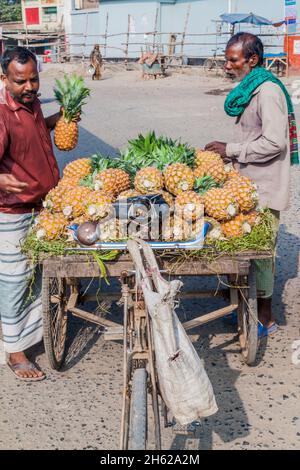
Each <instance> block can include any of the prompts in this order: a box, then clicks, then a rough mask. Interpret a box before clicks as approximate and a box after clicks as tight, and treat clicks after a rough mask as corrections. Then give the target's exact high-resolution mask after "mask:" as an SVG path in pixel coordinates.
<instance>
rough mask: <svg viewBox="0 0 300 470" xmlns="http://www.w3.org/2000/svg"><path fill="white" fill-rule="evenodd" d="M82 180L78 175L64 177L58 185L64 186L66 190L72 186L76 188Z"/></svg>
mask: <svg viewBox="0 0 300 470" xmlns="http://www.w3.org/2000/svg"><path fill="white" fill-rule="evenodd" d="M79 182H80V177H79V176H77V177H76V178H75V177H73V178H62V179H61V180H60V181H59V183H58V185H57V186H59V187H60V188H64V191H66V190H68V189H70V188H76V187H77V186H78V185H79Z"/></svg>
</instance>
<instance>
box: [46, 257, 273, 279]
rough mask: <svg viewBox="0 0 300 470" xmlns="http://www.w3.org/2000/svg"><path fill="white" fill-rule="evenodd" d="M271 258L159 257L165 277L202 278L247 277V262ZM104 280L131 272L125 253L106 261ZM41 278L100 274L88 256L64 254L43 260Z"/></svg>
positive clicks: (83, 276) (96, 265) (96, 275)
mask: <svg viewBox="0 0 300 470" xmlns="http://www.w3.org/2000/svg"><path fill="white" fill-rule="evenodd" d="M270 257H272V253H271V252H261V253H256V252H251V251H249V252H243V253H239V254H235V255H232V256H228V255H222V256H220V257H218V258H217V259H215V260H214V261H205V260H203V259H201V258H199V259H196V258H187V259H186V260H179V261H178V262H177V261H176V262H174V258H173V259H170V258H167V257H165V258H161V260H160V266H161V269H162V270H164V271H165V273H166V274H167V275H168V274H169V275H174V276H199V275H200V276H204V275H213V274H216V275H221V274H239V275H241V276H243V275H247V274H248V272H249V266H250V261H251V259H261V258H270ZM105 267H106V271H107V276H108V277H119V276H121V274H122V272H124V271H127V272H130V271H132V270H133V263H132V260H131V259H130V257H129V255H128V254H127V253H124V254H121V255H120V256H119V257H118V258H117V259H116V260H114V261H106V262H105ZM43 275H44V276H45V277H68V278H85V277H86V278H88V277H89V278H93V277H95V278H96V277H99V276H100V275H101V272H100V268H99V265H98V264H97V262H96V261H95V260H94V258H93V257H92V256H90V255H67V256H57V257H51V258H47V259H45V260H44V261H43Z"/></svg>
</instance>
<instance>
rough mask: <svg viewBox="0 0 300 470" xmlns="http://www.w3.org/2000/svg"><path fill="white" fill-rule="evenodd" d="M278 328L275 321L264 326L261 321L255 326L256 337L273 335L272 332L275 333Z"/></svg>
mask: <svg viewBox="0 0 300 470" xmlns="http://www.w3.org/2000/svg"><path fill="white" fill-rule="evenodd" d="M277 330H278V325H277V323H275V322H274V323H272V325H270V326H268V327H266V326H264V325H262V324H261V323H259V324H258V327H257V333H258V337H259V338H264V337H265V336H270V335H273V334H274V333H276V331H277Z"/></svg>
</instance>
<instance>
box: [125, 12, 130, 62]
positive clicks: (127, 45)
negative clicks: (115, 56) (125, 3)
mask: <svg viewBox="0 0 300 470" xmlns="http://www.w3.org/2000/svg"><path fill="white" fill-rule="evenodd" d="M129 34H130V15H128V24H127V36H126V48H125V70H128V47H129Z"/></svg>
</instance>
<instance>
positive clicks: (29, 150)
mask: <svg viewBox="0 0 300 470" xmlns="http://www.w3.org/2000/svg"><path fill="white" fill-rule="evenodd" d="M0 173H2V174H3V173H9V174H12V175H13V176H15V178H17V179H18V180H19V181H22V182H25V183H27V184H28V188H27V189H26V190H25V191H24V192H22V193H19V194H12V193H11V194H6V193H5V192H3V191H0V212H5V213H10V214H23V213H26V212H30V211H31V210H32V209H35V210H39V209H40V208H41V204H42V200H43V199H44V197H45V196H46V194H47V193H48V192H49V191H50V189H52V188H53V187H54V186H56V184H57V183H58V180H59V169H58V165H57V162H56V159H55V156H54V153H53V148H52V142H51V137H50V132H49V130H48V129H47V126H46V122H45V119H44V116H43V113H42V110H41V105H40V102H39V100H38V99H36V100H35V101H34V103H33V106H32V110H30V109H29V108H27V107H26V106H24V105H22V104H21V103H18V102H17V101H15V100H14V99H13V98H12V97H11V96H10V94H9V93H8V92H7V91H6V90H5V88H4V89H3V90H1V91H0Z"/></svg>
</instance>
